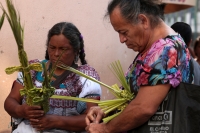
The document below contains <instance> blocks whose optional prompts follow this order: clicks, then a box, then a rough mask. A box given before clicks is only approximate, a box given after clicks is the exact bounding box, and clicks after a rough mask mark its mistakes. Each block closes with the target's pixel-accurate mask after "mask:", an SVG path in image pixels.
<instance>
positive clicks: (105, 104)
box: [51, 61, 134, 123]
mask: <svg viewBox="0 0 200 133" xmlns="http://www.w3.org/2000/svg"><path fill="white" fill-rule="evenodd" d="M57 67H60V68H62V69H65V70H69V71H72V72H74V73H76V74H78V75H80V76H82V77H85V78H87V79H89V80H92V81H94V82H96V83H98V84H100V85H102V86H104V87H106V88H108V89H109V91H110V92H111V93H112V94H113V95H114V96H115V97H116V98H117V99H113V100H105V101H99V100H93V99H86V98H77V97H70V96H57V95H53V96H52V97H51V98H56V99H65V100H77V101H83V102H92V103H97V104H98V106H99V107H100V108H101V109H103V110H104V112H105V114H106V115H107V117H105V118H104V119H103V122H104V123H107V122H109V121H110V120H111V119H113V118H115V117H116V116H117V115H119V114H120V113H121V112H122V111H123V110H124V108H125V107H126V106H127V105H128V103H129V102H130V101H131V100H132V99H133V98H134V94H133V93H131V91H130V87H129V85H128V84H127V82H126V79H125V76H124V73H123V70H122V67H121V64H120V62H119V61H117V62H114V63H112V64H111V66H110V69H111V70H112V72H113V73H114V75H115V76H116V77H117V79H118V80H119V82H120V83H121V84H122V86H123V88H124V89H123V90H122V89H120V88H119V87H118V85H117V84H115V85H112V86H109V85H106V84H104V83H102V82H100V81H98V80H96V79H94V78H92V77H90V76H88V75H86V74H84V73H82V72H80V71H78V70H76V69H74V68H71V67H69V66H66V65H58V66H57ZM111 112H112V113H113V112H114V113H113V114H112V115H110V116H109V113H111Z"/></svg>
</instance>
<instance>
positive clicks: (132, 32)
mask: <svg viewBox="0 0 200 133" xmlns="http://www.w3.org/2000/svg"><path fill="white" fill-rule="evenodd" d="M110 21H111V24H112V26H113V28H114V30H115V31H116V32H118V33H119V39H120V42H121V43H125V44H126V45H127V47H128V48H130V49H133V50H134V51H137V52H142V51H143V50H145V48H146V47H147V44H148V41H149V32H148V30H145V29H144V25H143V24H142V23H140V22H139V23H138V24H132V23H130V22H127V21H126V20H125V19H124V18H123V17H122V16H121V13H120V10H119V8H115V9H114V10H113V12H112V13H111V15H110Z"/></svg>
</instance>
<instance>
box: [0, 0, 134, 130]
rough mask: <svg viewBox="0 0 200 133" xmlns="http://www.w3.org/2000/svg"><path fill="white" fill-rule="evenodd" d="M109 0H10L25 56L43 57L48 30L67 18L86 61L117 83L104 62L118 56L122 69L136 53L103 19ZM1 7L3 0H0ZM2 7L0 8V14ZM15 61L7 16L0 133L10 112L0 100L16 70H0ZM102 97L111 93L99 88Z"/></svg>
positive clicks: (0, 40) (1, 51)
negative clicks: (20, 27)
mask: <svg viewBox="0 0 200 133" xmlns="http://www.w3.org/2000/svg"><path fill="white" fill-rule="evenodd" d="M108 1H109V0H84V1H83V0H26V1H22V0H13V2H14V4H15V7H17V9H18V11H19V12H20V16H21V22H22V24H23V25H24V27H25V36H24V45H25V51H26V52H27V54H28V59H29V60H30V59H35V58H38V59H44V51H45V42H46V36H47V32H48V30H49V29H50V28H51V27H52V26H53V25H54V24H55V23H57V22H60V21H69V22H72V23H74V24H75V25H76V26H77V27H78V28H79V30H80V31H81V33H82V35H83V37H84V41H85V51H86V58H87V61H88V63H89V64H90V65H91V66H93V67H94V68H95V69H96V70H97V71H98V73H99V75H100V77H101V81H102V82H104V83H107V84H108V85H113V84H115V83H117V80H116V78H115V77H114V75H113V74H112V73H111V72H110V70H109V69H108V65H109V64H110V63H111V62H113V61H115V60H120V62H121V64H122V65H123V68H124V70H126V68H127V67H128V66H129V65H130V63H131V62H132V60H133V59H134V57H135V55H136V53H135V52H133V51H132V50H129V49H127V47H126V46H125V45H124V44H121V43H120V42H119V38H118V34H117V33H116V32H115V31H114V30H113V28H112V27H111V25H110V23H109V21H108V20H104V14H105V12H106V8H107V4H108ZM0 2H1V3H2V4H3V6H4V7H6V5H5V1H4V0H0ZM1 15H2V11H0V16H1ZM16 65H19V60H18V53H17V45H16V42H15V40H14V36H13V34H12V32H11V29H10V26H9V24H8V22H7V20H6V21H5V22H4V25H3V27H2V29H1V31H0V133H8V132H10V129H11V128H10V116H9V115H8V114H7V113H6V112H5V111H4V105H3V104H4V100H5V98H6V97H7V95H8V93H9V92H10V89H11V86H12V82H13V80H15V78H16V74H17V73H14V74H12V75H6V74H5V72H4V70H5V68H7V67H10V66H16ZM102 90H103V95H102V100H105V99H112V98H113V96H112V94H110V93H109V92H108V91H107V89H105V88H103V87H102Z"/></svg>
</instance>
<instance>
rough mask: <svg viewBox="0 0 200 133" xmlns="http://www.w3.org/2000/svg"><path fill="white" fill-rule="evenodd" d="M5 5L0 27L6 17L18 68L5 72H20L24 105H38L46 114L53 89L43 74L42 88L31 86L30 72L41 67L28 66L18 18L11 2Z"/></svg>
mask: <svg viewBox="0 0 200 133" xmlns="http://www.w3.org/2000/svg"><path fill="white" fill-rule="evenodd" d="M6 4H7V10H8V13H7V11H6V10H5V8H4V7H3V6H2V4H1V5H0V8H1V9H2V10H3V16H2V17H1V19H0V27H1V26H2V24H3V20H4V16H6V18H7V20H8V22H9V24H10V27H11V29H12V32H13V35H14V37H15V40H16V43H17V47H18V56H19V60H20V66H14V67H9V68H6V70H5V71H6V73H7V74H12V73H14V72H15V71H21V72H22V75H23V77H22V78H23V81H24V89H21V90H20V94H21V95H22V96H25V97H26V103H27V104H28V105H40V106H42V108H43V110H44V111H45V112H47V111H48V110H49V106H48V105H49V103H48V99H49V97H51V96H52V95H53V94H54V90H55V89H54V88H53V87H51V86H50V82H49V77H48V75H47V73H45V79H44V82H43V86H42V88H36V87H35V86H34V85H33V82H32V78H31V73H30V71H31V70H35V71H42V65H41V64H40V63H34V64H29V62H28V58H27V54H26V52H25V51H24V45H23V44H24V28H23V27H22V26H21V23H20V16H19V14H18V13H17V11H16V9H15V7H14V5H13V3H12V1H11V0H6ZM43 68H44V69H45V65H43ZM45 70H46V69H45Z"/></svg>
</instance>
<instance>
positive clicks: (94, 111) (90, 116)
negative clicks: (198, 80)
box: [85, 106, 105, 125]
mask: <svg viewBox="0 0 200 133" xmlns="http://www.w3.org/2000/svg"><path fill="white" fill-rule="evenodd" d="M103 117H105V114H104V112H103V110H102V109H101V108H100V107H99V106H94V107H91V108H90V110H89V111H88V113H87V115H86V117H85V121H86V124H87V125H90V123H100V121H101V120H102V118H103Z"/></svg>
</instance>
